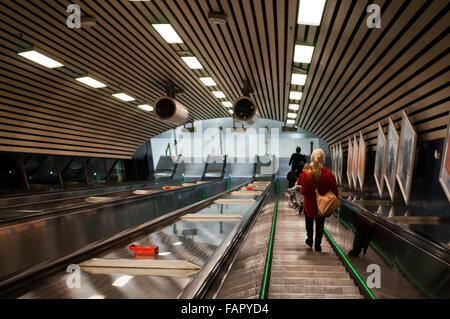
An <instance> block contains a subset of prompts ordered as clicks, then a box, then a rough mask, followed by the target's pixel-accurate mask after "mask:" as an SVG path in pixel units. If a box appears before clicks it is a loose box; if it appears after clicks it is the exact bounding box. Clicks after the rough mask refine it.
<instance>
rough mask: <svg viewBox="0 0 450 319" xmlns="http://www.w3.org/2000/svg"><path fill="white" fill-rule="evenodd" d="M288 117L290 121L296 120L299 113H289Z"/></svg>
mask: <svg viewBox="0 0 450 319" xmlns="http://www.w3.org/2000/svg"><path fill="white" fill-rule="evenodd" d="M287 117H288V118H290V119H295V118H297V113H288V115H287Z"/></svg>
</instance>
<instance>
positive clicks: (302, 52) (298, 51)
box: [294, 44, 314, 63]
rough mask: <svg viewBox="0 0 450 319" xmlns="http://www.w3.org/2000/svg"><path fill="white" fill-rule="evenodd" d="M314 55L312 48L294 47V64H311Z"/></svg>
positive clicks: (307, 46)
mask: <svg viewBox="0 0 450 319" xmlns="http://www.w3.org/2000/svg"><path fill="white" fill-rule="evenodd" d="M313 53H314V47H313V46H309V45H301V44H297V45H295V50H294V62H295V63H311V60H312V56H313Z"/></svg>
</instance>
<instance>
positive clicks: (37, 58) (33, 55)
mask: <svg viewBox="0 0 450 319" xmlns="http://www.w3.org/2000/svg"><path fill="white" fill-rule="evenodd" d="M19 55H20V56H22V57H24V58H26V59H28V60H31V61H33V62H35V63H38V64H40V65H43V66H45V67H47V68H50V69H53V68H59V67H62V66H64V65H63V64H61V63H59V62H58V61H55V60H53V59H51V58H49V57H48V56H45V55H43V54H42V53H39V52H37V51H34V50H31V51H26V52H21V53H19Z"/></svg>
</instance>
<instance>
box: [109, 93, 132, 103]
mask: <svg viewBox="0 0 450 319" xmlns="http://www.w3.org/2000/svg"><path fill="white" fill-rule="evenodd" d="M113 96H114V97H116V98H118V99H120V100H122V101H125V102H130V101H134V100H135V98H134V97H131V96H129V95H127V94H125V93H116V94H113Z"/></svg>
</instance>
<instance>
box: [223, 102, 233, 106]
mask: <svg viewBox="0 0 450 319" xmlns="http://www.w3.org/2000/svg"><path fill="white" fill-rule="evenodd" d="M222 104H223V106H225V107H233V103H231V102H228V101H227V102H222Z"/></svg>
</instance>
